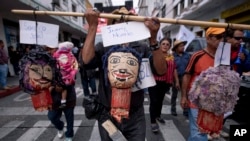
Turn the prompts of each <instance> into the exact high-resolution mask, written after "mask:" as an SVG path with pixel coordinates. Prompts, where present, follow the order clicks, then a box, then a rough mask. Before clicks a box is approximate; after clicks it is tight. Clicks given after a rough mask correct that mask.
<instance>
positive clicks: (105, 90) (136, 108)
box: [84, 42, 150, 141]
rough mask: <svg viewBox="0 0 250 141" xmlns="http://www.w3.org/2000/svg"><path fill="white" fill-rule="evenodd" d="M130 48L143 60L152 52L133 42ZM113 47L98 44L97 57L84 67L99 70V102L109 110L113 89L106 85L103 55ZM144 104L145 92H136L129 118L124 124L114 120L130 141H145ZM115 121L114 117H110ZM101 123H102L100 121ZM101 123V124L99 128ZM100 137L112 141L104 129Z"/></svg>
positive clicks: (132, 96) (132, 97)
mask: <svg viewBox="0 0 250 141" xmlns="http://www.w3.org/2000/svg"><path fill="white" fill-rule="evenodd" d="M129 47H131V48H133V49H135V50H136V51H137V52H138V53H140V54H141V56H142V58H148V56H149V54H150V51H149V47H148V45H146V44H143V43H139V42H133V43H130V45H129ZM110 48H111V47H105V48H104V47H103V44H102V43H98V44H97V45H96V48H95V51H96V52H95V57H94V58H93V59H92V60H91V62H90V63H89V64H85V65H84V67H86V68H88V69H95V68H97V67H98V68H99V71H100V73H99V87H98V95H99V102H100V103H101V104H102V105H103V106H104V107H105V108H106V109H107V112H109V110H108V109H110V108H111V95H112V91H111V87H110V86H106V85H105V75H104V69H103V62H102V57H103V55H104V54H105V53H106V52H107V51H108V50H109V49H110ZM143 102H144V92H143V89H142V90H138V91H136V92H132V93H131V102H130V110H129V118H128V119H123V120H122V123H120V124H119V123H117V122H116V121H114V120H113V122H114V124H115V125H116V127H117V128H118V130H120V131H121V132H122V133H123V135H124V136H125V137H126V138H127V139H128V140H129V141H144V140H145V134H146V126H145V124H146V123H145V115H144V109H143ZM110 118H111V119H113V118H112V117H110ZM99 122H101V121H100V120H99ZM100 125H101V123H99V126H100ZM99 131H100V135H101V138H102V140H103V141H108V140H110V138H109V136H108V134H107V131H105V129H104V128H102V127H99Z"/></svg>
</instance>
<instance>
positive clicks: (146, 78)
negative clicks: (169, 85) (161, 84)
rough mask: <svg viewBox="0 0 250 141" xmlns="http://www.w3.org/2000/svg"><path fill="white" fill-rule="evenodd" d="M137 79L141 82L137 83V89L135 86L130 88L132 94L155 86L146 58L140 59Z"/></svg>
mask: <svg viewBox="0 0 250 141" xmlns="http://www.w3.org/2000/svg"><path fill="white" fill-rule="evenodd" d="M139 77H140V80H141V82H137V86H138V87H136V86H133V87H132V91H133V92H135V91H138V90H140V89H144V88H148V87H152V86H154V85H156V82H155V79H154V76H153V74H152V72H151V68H150V64H149V59H148V58H143V59H142V63H141V67H140V72H139Z"/></svg>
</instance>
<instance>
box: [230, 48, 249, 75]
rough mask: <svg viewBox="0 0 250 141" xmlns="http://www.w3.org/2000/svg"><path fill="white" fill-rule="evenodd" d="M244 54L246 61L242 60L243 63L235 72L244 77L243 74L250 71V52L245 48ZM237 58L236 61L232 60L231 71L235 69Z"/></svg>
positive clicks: (238, 65)
mask: <svg viewBox="0 0 250 141" xmlns="http://www.w3.org/2000/svg"><path fill="white" fill-rule="evenodd" d="M242 52H243V53H244V54H245V58H246V59H245V60H244V61H242V60H241V63H240V64H237V69H236V70H235V71H236V72H238V73H239V74H240V75H242V73H243V72H248V71H250V55H249V52H248V51H247V50H246V49H245V48H243V51H242ZM237 58H238V57H237ZM237 58H235V59H234V60H231V69H233V65H235V61H236V59H237Z"/></svg>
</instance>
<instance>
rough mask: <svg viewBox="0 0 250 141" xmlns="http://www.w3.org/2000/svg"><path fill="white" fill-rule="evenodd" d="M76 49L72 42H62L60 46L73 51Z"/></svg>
mask: <svg viewBox="0 0 250 141" xmlns="http://www.w3.org/2000/svg"><path fill="white" fill-rule="evenodd" d="M73 47H74V44H73V43H72V42H69V41H67V42H62V43H59V44H58V48H59V49H60V48H67V49H72V48H73Z"/></svg>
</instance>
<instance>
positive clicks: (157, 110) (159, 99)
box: [148, 38, 180, 133]
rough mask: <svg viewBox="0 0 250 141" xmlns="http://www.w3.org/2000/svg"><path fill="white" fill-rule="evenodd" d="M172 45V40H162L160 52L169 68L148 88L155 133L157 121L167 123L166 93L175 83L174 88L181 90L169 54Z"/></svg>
mask: <svg viewBox="0 0 250 141" xmlns="http://www.w3.org/2000/svg"><path fill="white" fill-rule="evenodd" d="M171 43H172V41H171V39H170V38H163V39H161V40H160V50H161V51H162V52H163V56H164V58H165V59H166V64H167V66H168V67H167V70H166V72H165V75H157V74H154V79H155V80H156V85H155V86H153V87H149V88H148V91H149V96H150V107H149V113H150V119H151V130H152V131H153V132H155V133H157V132H158V131H159V126H158V124H157V123H156V120H157V121H159V122H160V123H162V124H164V123H165V121H164V119H163V118H162V117H161V110H162V104H163V100H164V96H165V93H166V91H168V90H169V89H170V87H171V86H172V85H173V82H174V81H175V82H176V83H175V84H176V86H173V87H177V88H178V89H179V88H180V87H179V80H178V76H177V70H176V65H175V62H174V57H173V55H172V54H170V53H169V50H170V48H171ZM175 114H176V113H175ZM176 115H177V114H176ZM176 115H175V116H176Z"/></svg>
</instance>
